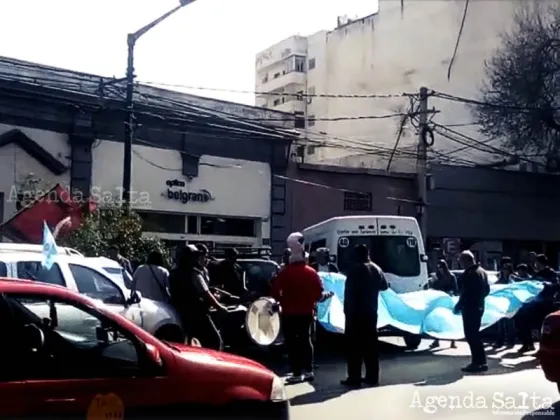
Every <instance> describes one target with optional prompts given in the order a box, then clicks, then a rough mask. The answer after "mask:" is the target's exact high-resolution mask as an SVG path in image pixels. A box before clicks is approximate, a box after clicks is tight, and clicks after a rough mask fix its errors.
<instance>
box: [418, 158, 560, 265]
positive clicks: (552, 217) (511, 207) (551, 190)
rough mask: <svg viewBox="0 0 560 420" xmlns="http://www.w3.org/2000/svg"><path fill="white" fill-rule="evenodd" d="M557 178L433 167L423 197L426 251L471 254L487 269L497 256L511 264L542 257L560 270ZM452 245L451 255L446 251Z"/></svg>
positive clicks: (555, 176)
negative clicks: (425, 197) (534, 254)
mask: <svg viewBox="0 0 560 420" xmlns="http://www.w3.org/2000/svg"><path fill="white" fill-rule="evenodd" d="M558 180H559V177H558V175H552V174H543V173H523V172H517V171H505V170H495V169H484V168H461V167H456V166H445V165H439V166H434V167H433V182H432V185H433V188H432V189H431V190H430V191H428V207H427V218H428V247H429V249H431V250H439V251H441V253H442V256H445V255H444V254H445V253H447V254H448V255H447V257H448V258H449V261H450V263H456V258H454V255H455V254H456V253H457V252H458V251H459V250H460V249H471V250H474V251H475V252H477V253H478V257H479V259H480V261H481V262H483V263H484V265H485V266H486V267H489V268H492V267H494V266H495V264H497V262H499V259H500V257H501V256H502V255H507V256H510V257H511V258H513V259H514V261H516V262H521V261H527V258H528V253H529V252H530V251H534V252H537V253H545V254H546V255H547V256H548V258H549V259H550V260H551V262H552V263H553V264H554V267H555V268H559V264H560V221H559V220H558V216H557V210H556V209H557V208H558V207H559V206H560V191H558V188H557V185H558ZM446 243H448V244H449V243H450V244H453V248H454V249H453V250H449V249H446Z"/></svg>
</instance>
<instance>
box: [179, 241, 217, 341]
mask: <svg viewBox="0 0 560 420" xmlns="http://www.w3.org/2000/svg"><path fill="white" fill-rule="evenodd" d="M208 281H209V279H208V276H207V273H206V272H205V270H204V253H203V252H201V251H200V250H199V249H197V248H196V247H195V246H194V245H187V246H186V247H185V248H183V249H182V250H181V253H180V254H179V258H178V261H177V268H176V269H175V270H173V271H172V272H171V274H170V276H169V289H170V290H169V291H170V294H171V303H172V304H173V306H174V307H175V310H176V311H177V313H178V314H179V317H180V319H181V324H182V325H183V328H184V330H185V333H186V337H187V338H188V340H189V343H191V342H192V340H193V338H196V339H197V340H199V341H200V342H201V344H202V346H203V347H206V348H212V349H215V350H221V348H222V346H223V343H222V338H221V336H220V333H219V332H218V330H217V328H216V326H215V324H214V322H213V321H212V318H211V317H210V308H212V307H213V308H215V309H217V310H219V311H222V312H227V309H226V308H225V307H224V306H223V305H221V304H220V303H219V302H218V301H217V300H216V298H215V297H214V295H213V294H212V293H211V292H210V289H209V286H208Z"/></svg>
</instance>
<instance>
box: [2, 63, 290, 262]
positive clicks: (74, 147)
mask: <svg viewBox="0 0 560 420" xmlns="http://www.w3.org/2000/svg"><path fill="white" fill-rule="evenodd" d="M0 68H2V76H1V77H0V171H1V174H2V178H1V181H0V194H2V197H1V198H2V200H1V202H2V204H1V205H2V209H1V210H2V211H1V213H0V216H2V217H3V218H4V220H6V219H8V218H9V217H10V216H11V215H13V214H14V213H15V212H16V210H17V209H18V203H20V200H21V195H22V194H26V192H27V190H28V189H30V188H33V190H34V191H33V193H36V192H40V191H47V190H48V189H49V188H50V187H52V186H53V185H54V184H57V183H62V184H64V185H66V186H68V187H69V189H71V190H72V191H73V192H74V193H80V195H77V197H84V196H93V198H94V199H96V201H98V202H99V203H101V204H102V205H103V204H108V203H110V202H114V201H115V200H119V199H120V198H121V195H122V188H121V187H120V186H121V185H122V179H123V170H122V168H123V165H122V162H123V155H124V146H123V121H124V117H125V115H124V112H123V106H122V98H121V96H120V94H118V92H117V93H112V92H114V91H115V90H114V89H115V88H114V86H113V88H112V90H111V91H109V92H100V90H102V89H100V87H101V88H103V87H104V84H105V83H106V82H110V80H105V79H103V78H100V77H98V76H93V75H84V74H79V73H73V72H70V71H67V70H62V69H53V68H49V67H44V66H39V65H36V64H33V63H26V62H20V61H16V60H11V59H0ZM31 75H32V76H31ZM30 77H33V78H39V77H40V78H41V80H43V81H44V82H43V83H41V86H40V87H39V86H37V85H35V84H34V83H33V82H32V81H30ZM137 92H138V97H139V99H138V100H137V104H136V108H135V109H136V111H135V112H136V114H135V117H136V120H137V127H136V130H135V139H134V143H133V154H132V156H133V160H132V166H133V173H132V176H133V179H132V194H131V201H132V206H133V208H134V209H135V210H136V211H138V213H139V214H140V216H141V217H142V218H143V220H144V230H145V231H146V232H147V234H151V235H157V236H159V237H161V238H162V239H164V240H167V241H170V242H172V243H185V242H205V243H208V244H209V245H211V246H272V247H273V250H276V251H277V252H280V251H281V250H282V248H283V243H284V241H285V238H286V236H287V235H288V234H289V231H288V229H289V227H288V226H287V215H286V213H285V207H286V206H285V181H282V180H280V179H277V178H276V177H275V175H276V174H285V171H286V170H287V163H288V162H287V160H288V155H289V150H290V147H291V143H292V141H293V137H294V135H295V133H294V132H293V130H289V128H290V124H291V126H292V127H293V121H292V122H291V123H290V121H286V122H284V121H283V120H282V118H283V116H284V114H283V113H280V112H275V111H270V110H266V109H259V108H255V107H249V106H245V105H238V104H233V103H227V102H223V101H213V100H211V99H208V98H199V97H195V96H192V95H185V94H182V93H178V92H171V91H166V90H162V89H156V88H151V87H144V86H139V87H138V88H137ZM93 93H95V95H94V94H93ZM178 110H180V111H178ZM258 119H261V120H270V121H274V124H272V123H271V124H270V125H268V124H267V125H266V126H265V125H262V124H259V123H258V122H255V121H254V120H258Z"/></svg>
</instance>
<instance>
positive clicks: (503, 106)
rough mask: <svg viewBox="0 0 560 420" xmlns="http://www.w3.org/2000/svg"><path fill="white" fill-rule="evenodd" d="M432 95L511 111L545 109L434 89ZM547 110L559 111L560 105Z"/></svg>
mask: <svg viewBox="0 0 560 420" xmlns="http://www.w3.org/2000/svg"><path fill="white" fill-rule="evenodd" d="M432 95H433V96H434V97H435V98H440V99H444V100H448V101H453V102H460V103H464V104H469V105H477V106H481V107H487V108H498V109H508V110H511V111H520V112H534V111H543V109H542V108H539V107H527V106H515V105H503V104H493V103H489V102H483V101H479V100H476V99H470V98H463V97H461V96H455V95H450V94H448V93H443V92H437V91H432ZM546 110H547V111H558V110H560V107H558V108H547V109H546Z"/></svg>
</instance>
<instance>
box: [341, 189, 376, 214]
mask: <svg viewBox="0 0 560 420" xmlns="http://www.w3.org/2000/svg"><path fill="white" fill-rule="evenodd" d="M344 210H347V211H371V210H372V198H371V193H353V192H345V193H344Z"/></svg>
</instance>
